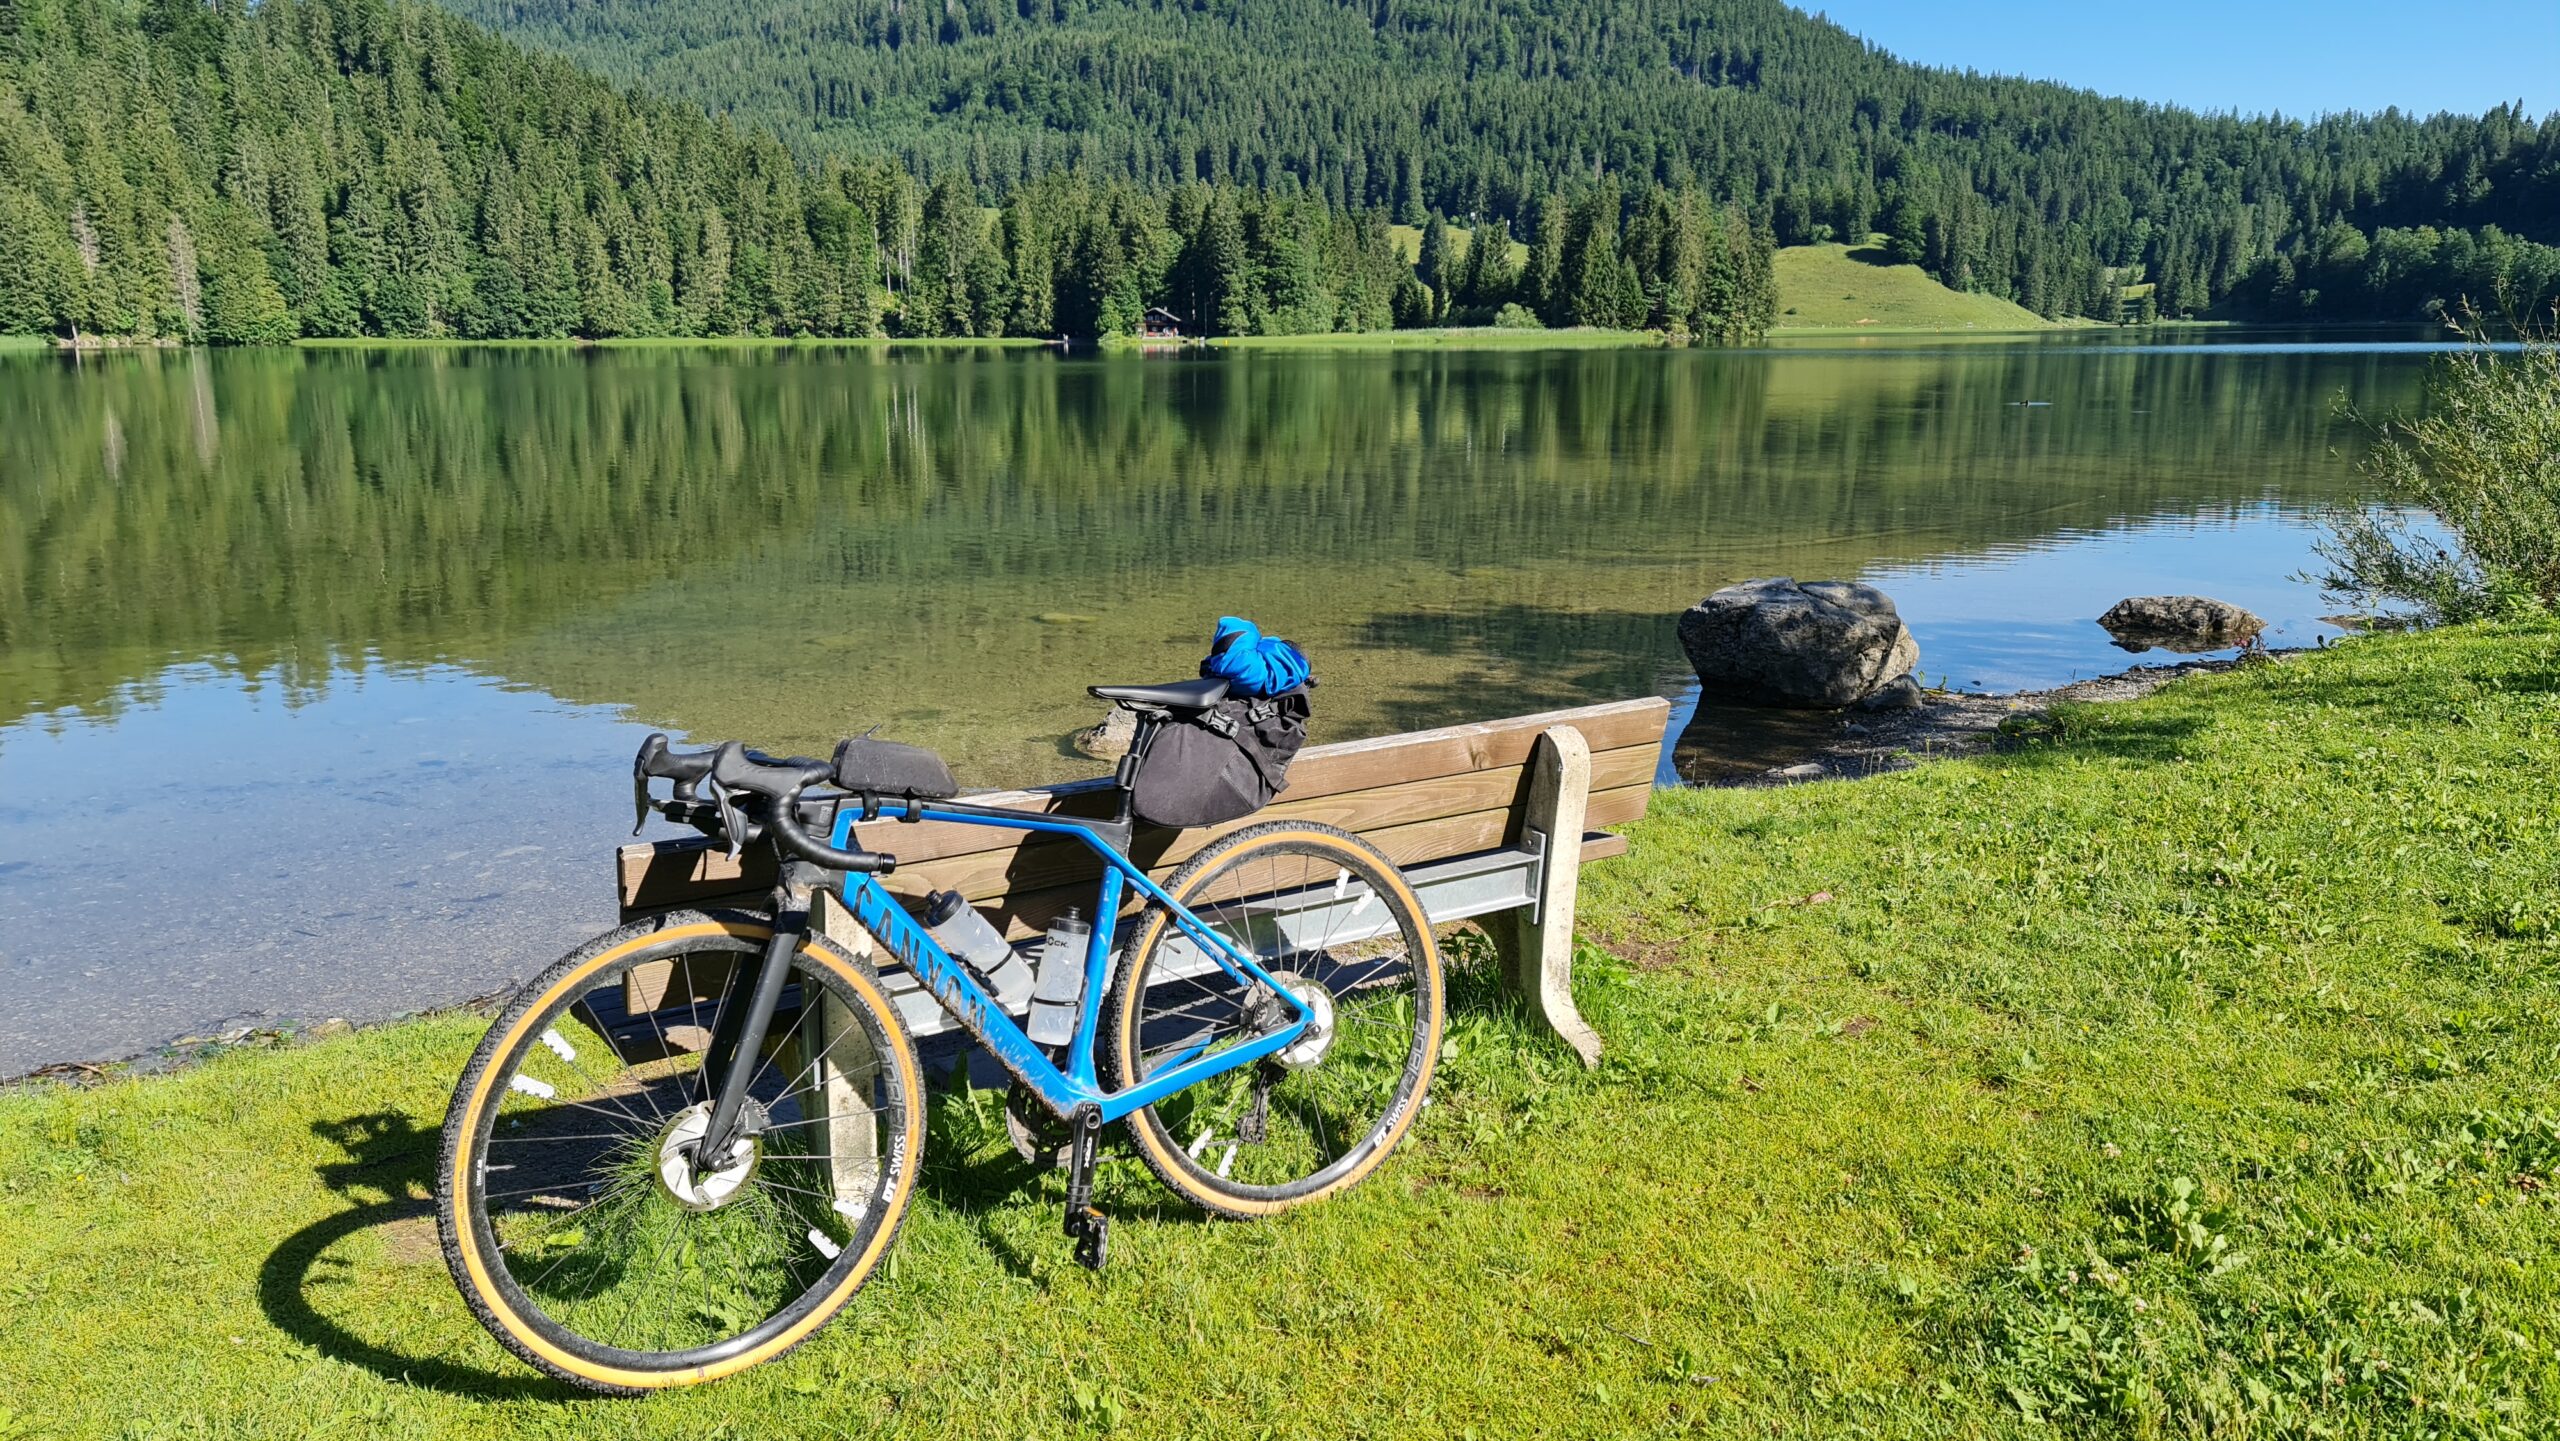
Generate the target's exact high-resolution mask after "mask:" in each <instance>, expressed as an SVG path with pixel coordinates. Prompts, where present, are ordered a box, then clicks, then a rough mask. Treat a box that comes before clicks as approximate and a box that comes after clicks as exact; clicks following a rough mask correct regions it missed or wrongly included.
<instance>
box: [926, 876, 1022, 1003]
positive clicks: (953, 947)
mask: <svg viewBox="0 0 2560 1441" xmlns="http://www.w3.org/2000/svg"><path fill="white" fill-rule="evenodd" d="M924 929H925V934H927V935H929V936H931V937H933V938H934V939H935V940H936V941H938V942H940V943H941V945H942V948H943V949H944V950H946V951H949V952H950V953H951V954H952V956H953V957H954V958H955V959H957V960H958V961H959V962H960V963H961V964H963V965H965V966H967V967H968V968H969V969H970V970H972V971H975V972H976V973H977V976H978V979H979V980H982V981H984V982H986V983H987V989H988V990H989V991H990V992H992V993H994V995H995V998H996V1004H997V1005H999V1006H1002V1007H1003V1008H1004V1009H1005V1010H1006V1011H1008V1012H1015V1013H1019V1012H1020V1011H1021V1010H1022V1007H1023V1005H1024V1003H1025V1002H1027V1001H1029V1000H1030V999H1031V966H1030V964H1029V963H1028V962H1026V961H1024V960H1023V959H1022V957H1020V956H1018V955H1016V954H1014V950H1013V947H1012V946H1010V945H1008V944H1006V943H1005V938H1004V933H1003V932H1001V931H999V930H997V929H996V928H995V927H994V926H991V925H989V924H987V918H986V917H984V916H982V915H979V914H978V912H977V908H976V907H974V906H972V905H970V904H969V902H968V899H967V898H966V897H964V896H962V895H961V894H960V893H959V892H958V891H935V892H934V893H933V894H932V895H929V896H927V897H925V898H924Z"/></svg>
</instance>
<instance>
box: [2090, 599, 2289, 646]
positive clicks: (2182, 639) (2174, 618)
mask: <svg viewBox="0 0 2560 1441" xmlns="http://www.w3.org/2000/svg"><path fill="white" fill-rule="evenodd" d="M2098 624H2100V625H2102V626H2105V627H2106V628H2107V634H2109V635H2111V636H2114V637H2115V641H2116V645H2117V646H2118V647H2119V648H2120V649H2123V650H2131V651H2144V650H2173V651H2177V652H2179V653H2180V654H2183V655H2194V654H2196V653H2198V652H2201V651H2208V650H2223V649H2225V648H2227V647H2230V646H2235V645H2246V644H2248V643H2249V642H2250V641H2252V640H2254V639H2256V638H2257V635H2258V632H2260V631H2262V630H2265V629H2266V628H2267V623H2266V622H2265V621H2263V620H2260V619H2258V618H2257V617H2256V616H2254V615H2251V614H2250V613H2249V612H2247V611H2245V610H2242V609H2241V608H2240V607H2238V606H2236V605H2233V604H2232V603H2231V602H2229V601H2227V600H2210V599H2207V598H2206V597H2204V596H2200V595H2137V596H2132V597H2130V598H2128V599H2125V600H2120V601H2117V602H2116V603H2115V604H2114V605H2113V606H2111V607H2109V608H2108V610H2107V613H2106V614H2105V615H2102V616H2100V617H2098Z"/></svg>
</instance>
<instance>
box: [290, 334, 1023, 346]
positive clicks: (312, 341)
mask: <svg viewBox="0 0 2560 1441" xmlns="http://www.w3.org/2000/svg"><path fill="white" fill-rule="evenodd" d="M293 343H294V345H296V346H297V347H300V348H302V349H306V350H385V349H390V350H416V349H454V348H458V347H467V348H470V349H473V350H484V349H509V350H538V349H564V350H571V349H586V348H601V349H609V350H647V349H665V348H668V347H684V348H703V349H748V350H771V349H786V348H795V347H837V346H873V347H889V346H894V347H897V348H899V349H906V348H909V347H920V348H930V349H953V348H974V347H978V346H990V345H994V346H1012V347H1017V348H1019V347H1023V346H1039V345H1047V344H1049V343H1050V341H1049V340H1048V339H1047V338H1045V337H1042V336H1036V335H1015V336H1005V337H1001V338H985V337H977V336H965V335H964V336H928V337H916V336H906V337H886V336H878V335H871V336H773V335H626V336H615V337H612V338H609V339H604V340H588V339H583V338H580V337H576V336H569V337H560V338H550V339H539V340H471V339H466V338H463V337H460V336H451V335H442V336H429V337H410V338H384V337H381V336H361V335H359V336H348V337H311V338H306V339H302V340H297V341H295V342H293Z"/></svg>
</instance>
